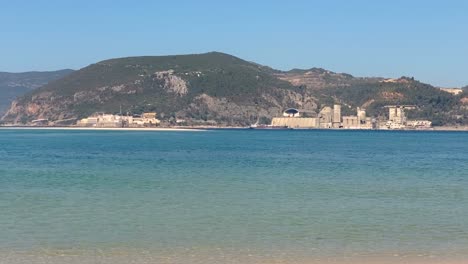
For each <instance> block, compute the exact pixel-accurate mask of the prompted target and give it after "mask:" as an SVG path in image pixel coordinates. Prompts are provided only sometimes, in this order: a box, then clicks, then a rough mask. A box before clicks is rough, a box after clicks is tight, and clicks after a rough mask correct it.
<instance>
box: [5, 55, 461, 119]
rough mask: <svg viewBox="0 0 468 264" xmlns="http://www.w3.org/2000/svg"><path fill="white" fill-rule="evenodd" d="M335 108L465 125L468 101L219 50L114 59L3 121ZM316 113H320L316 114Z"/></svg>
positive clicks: (41, 93)
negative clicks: (390, 108) (397, 109)
mask: <svg viewBox="0 0 468 264" xmlns="http://www.w3.org/2000/svg"><path fill="white" fill-rule="evenodd" d="M333 103H340V104H342V105H343V108H342V111H343V114H345V115H346V114H355V108H356V107H358V106H359V107H364V108H366V109H367V110H368V115H370V116H376V117H377V116H385V115H386V114H387V113H386V111H385V109H384V108H383V106H384V105H388V104H414V105H416V106H417V109H415V110H412V111H410V112H409V113H408V114H409V115H410V117H412V118H425V119H430V120H432V121H433V122H434V124H435V125H446V124H458V123H463V124H466V123H468V118H467V116H468V115H467V108H468V107H467V100H466V99H464V97H463V95H457V96H455V95H452V94H450V93H447V92H443V91H441V90H440V89H438V88H435V87H433V86H431V85H428V84H423V83H420V82H418V81H415V80H414V79H413V78H407V77H402V78H399V79H385V78H361V77H354V76H352V75H349V74H345V73H335V72H331V71H328V70H325V69H320V68H312V69H308V70H307V69H306V70H302V69H294V70H291V71H278V70H275V69H272V68H270V67H267V66H263V65H259V64H256V63H253V62H248V61H245V60H242V59H240V58H237V57H234V56H231V55H228V54H223V53H219V52H210V53H205V54H194V55H175V56H153V57H151V56H147V57H129V58H120V59H111V60H106V61H102V62H98V63H96V64H92V65H89V66H88V67H85V68H83V69H81V70H79V71H76V72H73V73H71V74H69V75H67V76H65V77H64V78H61V79H58V80H56V81H52V82H50V83H49V84H47V85H45V86H43V87H41V88H39V89H36V90H34V91H32V92H29V93H27V94H25V95H24V96H22V97H21V98H19V99H18V100H16V101H14V102H13V104H12V106H11V107H10V109H9V111H8V113H7V114H6V115H5V116H4V117H3V120H4V121H8V122H21V123H27V122H29V121H31V120H32V119H37V118H47V119H49V120H51V121H57V120H73V119H78V118H82V117H85V116H88V115H91V114H93V113H95V112H108V113H117V112H119V111H120V108H122V110H123V112H129V113H141V112H143V111H156V112H157V113H158V115H159V117H160V118H161V119H162V120H163V121H164V122H166V123H170V122H173V121H174V120H175V119H184V120H186V123H187V124H218V125H248V124H251V123H254V122H256V121H257V120H260V122H268V120H269V119H271V118H272V117H274V116H277V115H280V114H281V112H282V110H284V109H285V108H288V107H295V108H299V109H302V110H305V112H307V113H308V114H309V115H316V113H317V112H318V111H319V110H320V109H321V108H322V107H323V106H324V105H331V104H333ZM314 113H315V114H314Z"/></svg>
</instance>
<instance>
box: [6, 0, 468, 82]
mask: <svg viewBox="0 0 468 264" xmlns="http://www.w3.org/2000/svg"><path fill="white" fill-rule="evenodd" d="M467 11H468V1H461V0H460V1H455V0H452V1H450V0H446V1H442V0H439V1H431V0H426V1H422V0H420V1H418V0H413V1H402V0H388V1H383V0H382V1H376V0H374V1H370V0H369V1H365V0H354V1H353V0H348V1H345V0H342V1H338V0H331V1H328V0H327V1H323V0H322V1H312V0H309V1H299V0H298V1H294V0H289V1H274V0H270V1H266V0H265V1H262V0H257V1H254V0H250V1H243V0H236V1H221V0H217V1H214V0H213V1H210V0H205V1H203V0H199V1H188V0H186V1H183V0H179V1H167V0H165V1H157V0H154V1H145V0H140V1H119V0H114V1H109V0H99V1H98V0H95V1H87V0H80V1H71V0H60V1H59V0H34V1H33V0H30V1H22V0H15V1H7V0H0V34H1V38H0V43H1V44H0V71H12V72H19V71H29V70H54V69H62V68H73V69H79V68H81V67H84V66H86V65H89V64H91V63H94V62H97V61H100V60H104V59H108V58H114V57H125V56H137V55H168V54H186V53H202V52H207V51H221V52H226V53H230V54H233V55H236V56H239V57H241V58H243V59H246V60H251V61H255V62H258V63H261V64H265V65H268V66H271V67H274V68H277V69H282V70H287V69H291V68H311V67H322V68H325V69H329V70H332V71H337V72H346V73H350V74H353V75H356V76H384V77H399V76H402V75H405V76H414V77H415V78H416V79H418V80H421V81H424V82H428V83H431V84H434V85H440V86H448V87H452V86H462V85H468V15H467Z"/></svg>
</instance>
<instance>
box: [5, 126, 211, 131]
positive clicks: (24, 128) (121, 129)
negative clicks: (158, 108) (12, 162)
mask: <svg viewBox="0 0 468 264" xmlns="http://www.w3.org/2000/svg"><path fill="white" fill-rule="evenodd" d="M0 129H12V130H13V129H20V130H81V131H168V132H169V131H184V132H188V131H206V129H200V128H163V127H141V128H140V127H39V126H37V127H35V126H0Z"/></svg>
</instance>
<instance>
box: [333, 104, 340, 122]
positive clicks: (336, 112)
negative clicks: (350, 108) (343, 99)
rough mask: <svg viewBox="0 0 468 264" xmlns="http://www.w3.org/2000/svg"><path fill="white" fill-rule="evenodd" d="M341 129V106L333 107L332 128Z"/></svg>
mask: <svg viewBox="0 0 468 264" xmlns="http://www.w3.org/2000/svg"><path fill="white" fill-rule="evenodd" d="M340 127H341V105H339V104H335V105H333V128H340Z"/></svg>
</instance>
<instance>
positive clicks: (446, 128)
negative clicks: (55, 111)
mask: <svg viewBox="0 0 468 264" xmlns="http://www.w3.org/2000/svg"><path fill="white" fill-rule="evenodd" d="M0 129H24V130H82V131H87V130H88V131H168V132H170V131H176V132H177V131H209V130H251V129H250V128H249V127H228V126H226V127H223V126H219V127H214V126H193V127H182V126H174V127H78V126H0ZM252 130H267V131H270V130H272V131H276V130H298V131H303V130H320V131H327V130H330V131H408V132H411V131H415V132H431V131H432V132H468V127H464V126H463V127H456V126H444V127H431V128H428V129H350V128H287V129H252Z"/></svg>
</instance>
